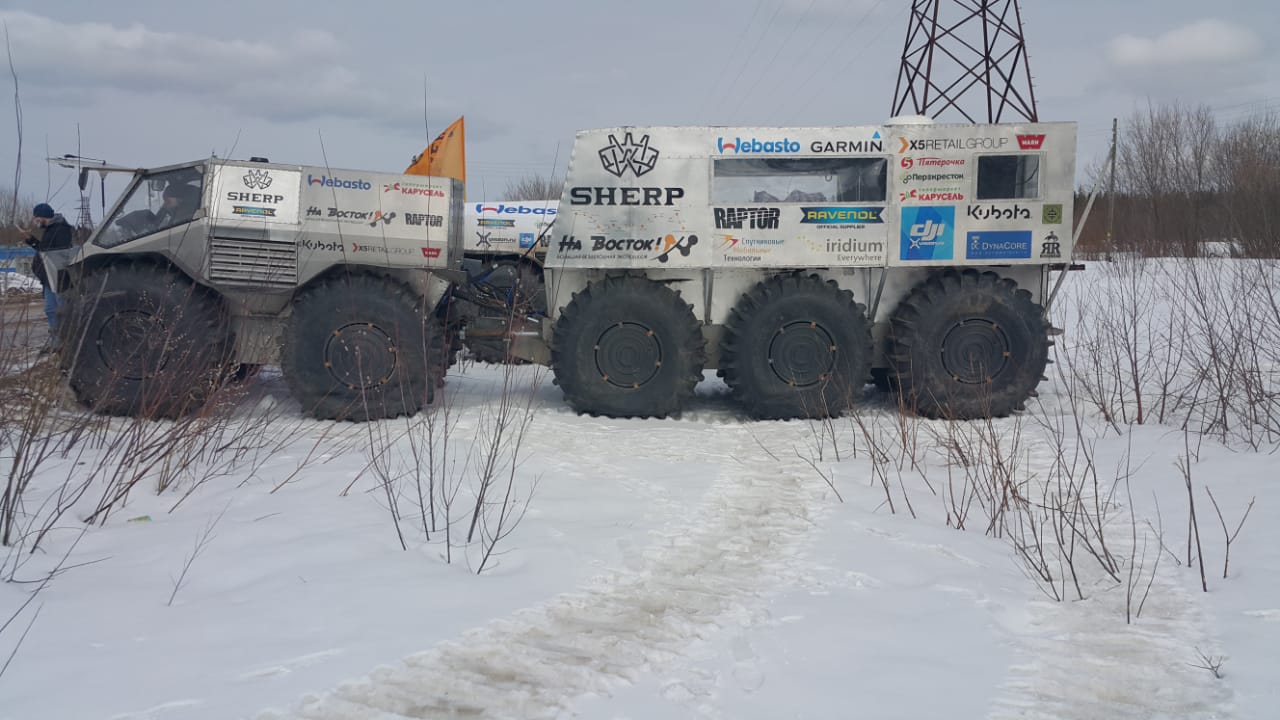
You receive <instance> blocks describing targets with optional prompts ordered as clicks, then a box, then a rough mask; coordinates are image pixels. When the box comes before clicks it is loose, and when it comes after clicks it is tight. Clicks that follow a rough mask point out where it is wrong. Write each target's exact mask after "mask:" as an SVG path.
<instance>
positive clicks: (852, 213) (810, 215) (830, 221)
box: [800, 207, 884, 225]
mask: <svg viewBox="0 0 1280 720" xmlns="http://www.w3.org/2000/svg"><path fill="white" fill-rule="evenodd" d="M882 212H884V208H878V207H860V208H846V207H802V208H800V213H801V219H800V222H802V223H820V224H825V225H851V224H855V223H866V224H872V223H882V222H884V220H883V219H882V218H881V215H880V214H881V213H882Z"/></svg>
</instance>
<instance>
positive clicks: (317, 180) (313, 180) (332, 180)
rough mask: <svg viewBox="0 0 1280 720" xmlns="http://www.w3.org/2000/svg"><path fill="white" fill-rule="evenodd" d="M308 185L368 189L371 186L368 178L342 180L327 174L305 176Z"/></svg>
mask: <svg viewBox="0 0 1280 720" xmlns="http://www.w3.org/2000/svg"><path fill="white" fill-rule="evenodd" d="M307 184H308V185H319V186H321V187H331V188H341V189H343V190H370V189H372V188H373V186H372V185H370V184H369V181H368V180H343V179H342V178H336V177H329V176H328V175H321V176H320V177H316V176H315V175H308V176H307Z"/></svg>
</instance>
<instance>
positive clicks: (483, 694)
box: [262, 423, 829, 720]
mask: <svg viewBox="0 0 1280 720" xmlns="http://www.w3.org/2000/svg"><path fill="white" fill-rule="evenodd" d="M624 427H625V428H626V429H623V428H619V430H621V432H618V436H619V438H622V439H621V441H620V444H621V445H622V446H623V447H612V452H613V454H615V455H626V456H630V457H637V456H641V457H643V456H645V455H649V456H656V457H662V458H663V459H664V460H667V461H681V460H685V461H697V462H702V463H706V462H708V460H709V459H711V456H710V454H709V453H708V452H706V451H705V448H704V446H705V443H699V442H698V441H697V436H698V435H699V434H700V433H701V432H702V431H703V430H702V429H700V428H698V427H696V426H691V425H689V424H685V423H681V424H673V425H671V426H667V427H662V428H659V429H646V430H645V432H643V433H634V434H632V432H631V431H632V430H633V429H634V428H631V427H630V426H624ZM766 428H768V429H766ZM754 429H756V430H761V431H763V432H768V433H770V434H771V435H772V436H773V437H775V438H776V437H778V436H780V435H781V436H784V437H787V438H788V441H787V444H792V443H791V442H790V439H792V438H794V440H795V441H796V442H801V441H802V437H803V436H802V435H801V433H802V432H803V430H802V429H801V426H799V425H797V424H789V425H786V424H775V425H773V426H766V425H763V424H757V425H756V426H755V428H754ZM554 430H555V428H548V429H547V431H549V432H552V431H554ZM705 431H707V432H714V433H716V435H717V436H721V437H722V436H723V435H725V434H732V435H734V436H736V437H735V438H734V445H735V447H733V449H732V451H730V452H726V453H724V454H723V456H721V457H719V458H718V459H719V460H720V462H721V465H720V470H719V472H718V474H717V477H716V479H715V480H714V481H713V483H712V484H711V487H710V488H709V489H708V491H707V493H706V495H705V496H704V498H703V501H702V502H701V503H699V504H698V505H697V506H695V507H692V508H690V509H689V510H688V511H686V513H685V514H684V516H683V517H681V518H679V519H678V521H676V522H673V523H670V524H668V525H667V526H665V527H664V528H663V529H662V530H660V531H657V532H656V533H655V535H656V541H655V542H654V543H651V544H650V545H649V546H648V547H647V548H646V550H645V551H644V553H643V557H642V559H641V561H640V562H639V563H632V565H633V566H634V565H638V569H637V570H633V571H628V570H616V571H613V572H610V573H608V574H605V575H603V576H601V577H598V578H596V579H595V580H593V581H591V582H590V583H588V587H587V588H585V589H583V590H581V591H578V592H573V593H569V594H565V595H561V596H558V597H557V598H555V599H553V600H552V601H550V602H549V603H547V604H546V605H544V606H540V607H535V608H530V609H527V610H523V611H520V612H518V613H515V614H514V615H512V616H510V617H508V618H503V619H498V620H494V621H491V622H489V623H488V624H486V625H484V626H482V627H480V628H477V629H475V630H472V631H469V632H467V633H465V634H464V635H463V636H462V637H461V638H460V639H458V640H457V641H450V642H445V643H441V644H440V645H438V646H437V647H436V648H435V649H433V650H430V651H428V652H424V653H420V654H416V655H412V656H410V657H407V658H405V659H404V660H403V661H402V662H401V663H400V664H399V665H397V666H395V667H383V668H379V669H377V670H375V671H374V672H373V673H371V674H370V675H369V676H368V677H366V678H363V679H361V680H357V681H353V682H347V683H344V684H342V685H341V686H339V687H338V688H336V689H335V690H333V691H330V692H329V693H327V694H325V695H323V696H319V697H314V696H312V697H307V698H305V699H304V700H303V701H302V703H301V704H300V706H299V707H297V708H296V709H294V710H293V712H292V713H291V714H290V715H287V716H284V717H297V718H306V719H308V720H328V719H330V718H334V719H336V718H342V719H343V720H351V719H353V718H354V719H359V718H379V719H380V720H392V719H397V718H476V717H486V718H490V717H519V718H545V717H555V716H557V715H558V714H560V713H561V712H562V711H563V710H565V709H566V707H567V706H568V705H569V704H570V703H571V702H572V701H573V700H574V698H576V697H579V696H581V695H583V694H586V693H607V692H608V689H609V687H610V686H611V685H614V684H616V683H618V682H620V681H626V680H629V679H634V678H637V677H639V676H641V675H642V674H645V673H649V672H654V671H658V670H661V669H662V666H663V665H665V664H670V663H671V662H674V661H676V660H678V659H679V658H680V657H682V655H683V653H684V650H685V648H687V647H688V646H689V645H690V644H691V643H696V642H698V641H700V640H702V639H706V638H709V637H711V636H712V635H713V634H715V633H716V632H717V631H718V630H719V629H720V628H721V627H725V626H728V625H729V624H730V623H732V624H738V625H740V624H741V622H742V618H743V617H749V616H750V613H751V608H752V607H753V606H755V605H757V604H758V603H759V602H760V600H761V599H762V597H763V596H764V595H765V594H768V593H771V592H773V591H774V590H775V589H776V588H778V587H779V586H782V585H785V584H787V583H788V582H790V581H791V580H793V579H794V578H795V577H796V576H797V575H798V573H799V572H800V571H799V570H798V568H797V567H796V566H795V562H794V561H795V559H796V556H797V554H798V552H799V551H800V550H801V548H802V546H803V541H804V539H805V537H806V536H807V535H808V534H809V532H810V531H811V530H812V529H813V527H814V522H813V519H812V518H813V516H814V515H816V514H817V513H818V512H820V511H821V510H822V509H823V506H824V505H825V504H826V503H827V502H829V501H828V500H825V499H824V492H823V490H824V489H825V488H823V487H820V486H821V483H820V482H817V483H814V482H810V481H809V479H808V477H806V475H807V474H809V473H811V472H812V471H811V470H809V469H808V468H807V467H803V466H802V464H801V463H800V462H799V461H798V460H792V461H787V460H786V459H785V458H786V457H788V456H793V455H794V454H793V453H790V452H787V453H779V457H780V458H783V459H782V460H781V461H780V462H778V463H761V462H757V463H754V464H748V461H747V459H749V458H754V457H758V456H759V454H760V449H759V447H758V445H757V443H756V440H755V439H754V436H753V435H752V433H751V430H750V429H746V428H741V427H732V426H725V425H718V426H715V427H713V428H706V429H705ZM592 434H593V438H592V442H593V443H595V444H596V446H597V447H598V446H599V442H600V434H599V433H597V432H593V433H592ZM717 445H720V446H721V447H724V444H721V443H717ZM587 457H589V455H588V456H587ZM735 458H741V459H742V460H736V459H735ZM262 717H282V716H279V715H274V714H265V715H263V716H262Z"/></svg>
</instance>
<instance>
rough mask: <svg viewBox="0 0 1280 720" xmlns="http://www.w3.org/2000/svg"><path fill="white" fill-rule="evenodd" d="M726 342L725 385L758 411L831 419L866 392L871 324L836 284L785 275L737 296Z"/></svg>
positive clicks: (749, 409) (759, 413)
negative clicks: (864, 389) (864, 387)
mask: <svg viewBox="0 0 1280 720" xmlns="http://www.w3.org/2000/svg"><path fill="white" fill-rule="evenodd" d="M723 347H724V352H723V355H722V360H721V366H722V368H723V373H722V375H723V376H724V380H725V383H726V384H727V385H728V386H729V388H730V389H731V390H732V391H733V395H734V397H735V398H737V400H738V401H739V402H740V403H742V405H743V407H744V408H746V410H747V412H748V413H749V414H750V415H751V416H752V417H756V418H764V419H790V418H822V417H831V416H834V415H839V414H840V413H842V412H844V411H845V410H846V409H848V408H849V407H850V406H851V405H852V404H853V403H854V402H856V401H857V400H858V398H860V397H861V396H862V391H863V386H864V385H865V384H866V381H867V373H868V371H869V368H870V366H871V326H870V324H869V323H868V322H867V315H866V309H865V308H864V307H863V306H862V305H859V304H858V303H856V302H854V300H853V294H852V293H850V292H849V291H848V290H841V289H840V287H839V286H838V285H837V284H836V283H835V282H833V281H829V280H828V281H825V282H824V281H823V280H822V278H820V277H818V276H817V275H807V276H805V275H799V274H795V275H782V276H777V277H773V278H769V279H768V280H765V281H763V282H760V283H757V284H756V286H755V287H753V288H752V289H751V290H750V291H748V292H746V293H744V294H743V295H742V297H741V298H739V300H738V303H737V304H736V305H735V306H734V308H733V310H731V311H730V313H729V319H728V321H727V322H726V323H725V334H724V345H723Z"/></svg>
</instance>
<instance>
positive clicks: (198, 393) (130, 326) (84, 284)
mask: <svg viewBox="0 0 1280 720" xmlns="http://www.w3.org/2000/svg"><path fill="white" fill-rule="evenodd" d="M94 169H95V170H96V171H102V172H110V171H116V172H124V173H127V174H130V175H132V178H131V180H130V183H129V185H128V187H127V188H126V189H125V191H124V194H123V195H122V197H121V198H120V199H119V200H118V201H117V202H116V204H115V206H114V207H113V208H112V210H111V211H110V213H109V214H108V215H107V216H106V219H105V221H104V222H103V223H102V224H101V225H100V226H99V227H98V228H97V230H96V231H95V232H94V233H93V235H92V236H90V238H89V239H88V241H87V242H86V243H85V245H84V246H83V247H82V248H81V250H80V251H79V253H78V254H77V255H76V257H75V258H74V259H73V261H72V262H71V264H70V266H69V267H66V268H63V269H61V270H60V271H59V272H58V273H57V278H58V280H57V282H58V285H59V289H60V292H61V293H62V294H63V295H64V298H65V303H64V307H65V312H64V317H63V320H64V322H63V327H62V345H63V347H62V352H61V362H62V365H63V369H64V370H65V372H66V373H67V375H68V377H69V379H70V384H71V389H72V391H73V392H74V393H75V395H76V397H77V398H78V399H79V400H80V401H81V402H83V403H85V404H87V405H89V406H90V407H92V408H94V409H96V410H98V411H100V412H104V413H109V414H117V415H144V416H152V417H173V416H177V415H181V414H183V413H186V412H189V411H192V410H195V409H196V408H199V407H200V406H201V405H202V404H203V403H204V402H205V400H206V399H207V398H208V397H209V396H210V394H211V393H212V391H213V390H214V389H215V388H216V387H217V386H218V385H219V383H221V382H224V381H225V380H226V379H227V377H228V376H229V375H231V374H233V373H234V372H236V369H237V368H239V369H240V371H241V372H244V371H246V370H249V369H252V368H255V367H257V366H261V365H264V364H270V365H274V364H279V365H280V367H281V369H282V370H283V374H284V379H285V381H286V382H287V383H288V385H289V388H290V390H291V391H292V392H293V394H294V396H295V397H296V398H297V399H298V400H299V401H300V402H301V403H302V407H303V411H304V412H307V413H309V414H311V415H313V416H315V417H318V418H334V419H349V420H366V419H377V418H386V417H395V416H397V415H402V414H410V415H412V414H414V413H416V412H417V411H418V410H419V409H420V408H421V407H422V406H423V405H424V404H425V403H427V402H429V401H430V398H431V393H432V391H433V390H434V389H435V387H436V386H437V385H438V384H439V383H440V382H442V381H443V375H444V372H445V369H446V366H447V364H448V360H447V356H448V352H447V338H446V335H447V332H446V329H445V320H446V317H445V316H446V315H447V309H448V307H449V305H450V303H449V302H448V300H449V297H450V294H451V293H450V290H451V288H453V287H455V286H454V283H455V282H458V281H462V280H464V279H465V276H464V275H463V273H462V271H461V269H460V268H461V262H462V235H461V229H462V215H463V207H462V185H461V183H459V182H456V181H453V180H449V179H445V178H434V177H421V176H403V175H387V174H380V173H372V172H367V171H361V170H332V169H328V168H322V167H304V166H298V165H280V164H271V163H267V162H265V161H263V162H256V161H255V162H244V161H231V160H220V159H205V160H197V161H192V162H188V163H183V164H180V165H171V166H168V167H161V168H154V169H133V168H123V167H114V168H112V167H105V168H94ZM82 182H83V176H82Z"/></svg>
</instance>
